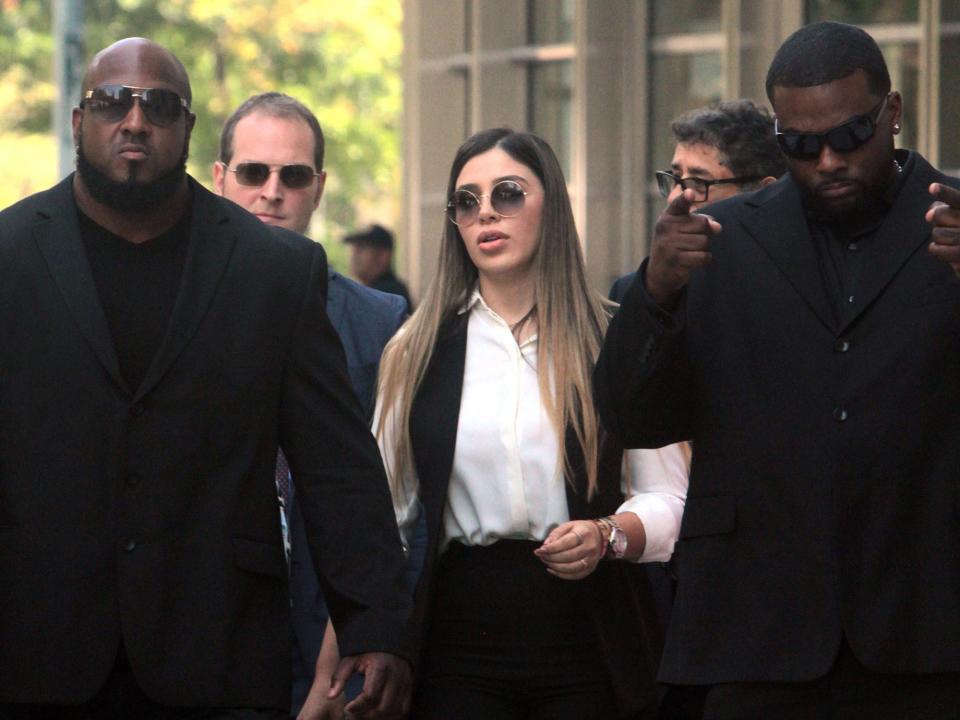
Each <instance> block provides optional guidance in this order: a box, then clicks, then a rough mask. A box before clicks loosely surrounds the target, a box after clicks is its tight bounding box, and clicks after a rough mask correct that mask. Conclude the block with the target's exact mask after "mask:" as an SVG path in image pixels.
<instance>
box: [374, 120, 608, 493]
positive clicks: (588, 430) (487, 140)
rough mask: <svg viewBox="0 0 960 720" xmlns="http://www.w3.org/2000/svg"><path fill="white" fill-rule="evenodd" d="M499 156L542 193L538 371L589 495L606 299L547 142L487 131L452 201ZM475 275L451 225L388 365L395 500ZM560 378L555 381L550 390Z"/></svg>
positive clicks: (379, 429) (467, 150) (385, 389)
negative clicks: (488, 158)
mask: <svg viewBox="0 0 960 720" xmlns="http://www.w3.org/2000/svg"><path fill="white" fill-rule="evenodd" d="M493 148H500V149H501V150H503V151H504V152H506V153H507V154H508V155H509V156H510V157H511V158H513V159H514V160H516V161H517V162H519V163H521V164H523V165H525V166H527V167H528V168H530V170H531V171H532V172H533V173H534V174H536V176H537V178H538V179H539V180H540V182H541V184H542V185H543V191H544V192H543V195H544V198H543V205H542V211H541V213H542V214H541V218H540V233H539V238H538V242H537V249H536V251H535V252H534V256H533V277H534V302H535V303H536V308H537V311H536V321H537V325H538V331H537V332H538V352H537V373H538V384H539V387H540V397H541V399H542V402H543V404H544V407H545V409H546V412H547V416H548V417H549V419H550V423H551V425H552V426H553V430H554V432H555V433H556V435H557V440H558V445H559V451H558V452H559V457H558V463H560V464H561V466H562V467H563V469H564V476H565V478H566V479H567V481H568V482H570V483H573V481H574V478H573V473H572V470H571V467H570V463H569V460H568V454H567V446H566V437H567V428H570V429H572V431H573V432H574V434H575V436H576V439H577V441H578V442H579V444H580V447H581V448H582V449H583V458H584V461H585V464H586V470H587V488H586V490H587V497H588V498H590V497H592V496H593V495H594V494H595V493H596V490H597V458H598V454H599V423H598V420H597V414H596V410H595V408H594V404H593V395H592V393H591V384H590V378H591V373H592V371H593V366H594V364H595V363H596V360H597V355H598V354H599V352H600V345H601V343H602V340H603V334H604V332H605V331H606V327H607V322H608V320H609V317H608V313H607V311H606V309H605V301H604V299H603V298H602V296H601V295H600V294H599V293H596V292H594V291H593V290H591V289H590V287H589V286H588V285H587V279H586V272H585V269H584V261H583V252H582V251H581V248H580V240H579V237H578V236H577V228H576V224H575V223H574V219H573V210H572V209H571V207H570V197H569V195H568V194H567V185H566V181H565V180H564V177H563V171H562V170H561V169H560V163H559V162H558V161H557V157H556V155H555V154H554V152H553V150H552V149H551V148H550V146H549V145H548V144H547V143H546V141H544V140H543V139H542V138H540V137H538V136H536V135H534V134H532V133H525V132H514V131H513V130H510V129H509V128H494V129H490V130H483V131H481V132H478V133H476V134H475V135H472V136H471V137H470V138H468V139H467V140H466V142H464V143H463V145H461V146H460V149H459V150H457V154H456V156H455V158H454V160H453V165H452V167H451V168H450V178H449V181H448V183H447V197H448V198H449V197H451V196H452V195H453V193H454V190H455V189H456V182H457V178H458V177H460V172H461V171H462V170H463V166H464V165H466V163H467V162H468V161H469V160H470V159H471V158H474V157H476V156H477V155H480V154H482V153H485V152H487V151H488V150H492V149H493ZM477 280H478V273H477V268H476V266H475V265H474V264H473V262H472V261H471V260H470V256H469V255H468V254H467V251H466V248H465V247H464V242H463V238H462V237H461V235H460V230H459V229H458V228H457V226H456V225H454V224H453V223H452V222H449V221H448V220H446V219H445V220H444V229H443V237H442V239H441V247H440V258H439V265H438V268H437V273H436V276H435V277H434V279H433V281H432V282H431V283H430V286H429V288H428V289H427V292H426V294H425V295H424V297H423V300H422V301H421V302H420V305H419V307H418V308H417V310H416V312H415V313H414V314H413V315H412V316H411V317H410V319H409V320H407V322H406V323H405V324H404V326H403V328H402V329H401V330H400V332H398V333H397V335H395V336H394V337H393V339H392V340H391V341H390V342H389V343H388V344H387V346H386V348H385V349H384V353H383V358H382V360H381V363H380V378H379V382H378V396H379V401H380V412H379V420H378V422H377V424H376V427H375V428H374V429H375V432H376V435H377V437H378V438H380V439H382V438H383V436H384V431H385V429H386V428H387V425H388V423H392V424H393V425H392V427H391V428H390V432H391V434H392V435H393V437H394V438H396V444H395V451H394V456H393V457H392V458H384V459H385V461H386V465H387V468H388V469H389V470H390V472H389V476H390V486H391V491H392V492H393V494H394V499H395V500H398V501H399V500H400V499H401V498H403V497H405V496H406V495H407V493H408V492H409V491H410V489H411V488H409V487H405V483H406V482H407V481H408V479H409V478H410V477H411V476H412V472H411V471H412V469H413V453H412V449H411V442H410V409H411V406H412V404H413V399H414V397H415V395H416V393H417V391H418V390H419V389H420V385H421V383H422V382H423V378H424V376H425V375H426V372H427V367H428V366H429V364H430V359H431V357H432V356H433V351H434V347H435V345H436V343H437V338H438V335H439V332H440V328H441V327H442V326H443V325H444V323H445V322H448V321H449V320H450V319H452V318H454V317H455V316H456V314H457V312H458V311H459V310H460V309H462V308H463V306H464V305H465V304H466V302H467V301H468V300H469V298H470V294H471V293H472V292H473V289H474V287H475V286H476V284H477ZM551 380H552V382H551Z"/></svg>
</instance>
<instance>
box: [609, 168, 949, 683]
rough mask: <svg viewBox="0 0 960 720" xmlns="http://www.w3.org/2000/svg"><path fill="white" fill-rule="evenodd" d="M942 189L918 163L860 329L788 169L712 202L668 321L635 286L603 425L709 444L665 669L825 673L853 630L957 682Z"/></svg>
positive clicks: (642, 436)
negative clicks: (842, 300) (934, 243)
mask: <svg viewBox="0 0 960 720" xmlns="http://www.w3.org/2000/svg"><path fill="white" fill-rule="evenodd" d="M931 182H941V183H946V184H948V185H953V186H956V185H957V184H958V181H957V180H955V179H953V178H948V177H945V176H944V175H942V174H941V173H939V172H937V171H936V170H934V169H933V168H932V167H931V166H930V165H929V164H928V163H927V162H926V161H925V160H924V159H923V158H921V157H920V156H917V155H915V156H914V157H913V164H912V169H911V170H910V174H909V175H908V176H907V177H905V178H904V182H903V185H902V187H901V190H900V193H899V195H898V196H897V198H896V201H895V204H894V206H893V207H892V209H891V210H890V212H889V214H888V215H887V218H886V220H885V221H884V223H883V225H882V226H881V228H880V229H879V231H878V232H877V234H876V236H875V237H874V238H873V239H872V240H871V242H872V243H873V247H872V248H867V249H866V250H865V251H866V252H870V253H872V255H871V256H870V264H869V265H868V266H867V267H865V269H864V272H863V276H862V277H861V279H860V281H859V288H858V292H857V293H856V294H855V296H854V303H853V304H852V308H851V313H850V319H849V320H848V321H846V322H839V321H838V320H837V319H835V313H834V310H833V308H832V307H831V306H830V304H829V302H828V299H827V294H826V291H825V289H824V285H823V281H822V278H821V272H820V269H819V266H818V259H817V253H816V250H815V248H814V245H813V243H812V241H811V239H810V236H809V232H808V229H807V223H806V220H805V217H804V215H803V210H802V208H801V203H800V197H799V193H798V190H797V187H796V185H795V184H794V182H793V180H792V179H791V178H790V176H789V175H788V176H785V177H784V178H782V179H781V180H780V181H778V182H776V183H774V184H772V185H770V186H768V187H767V188H764V189H762V190H760V191H758V192H756V193H752V194H747V195H742V196H738V197H736V198H732V199H730V200H726V201H723V202H720V203H717V204H715V205H711V206H710V214H711V215H713V216H714V217H715V218H716V219H717V220H718V221H719V222H720V223H721V224H722V226H723V231H722V232H721V233H720V234H718V235H717V236H715V237H714V238H713V239H712V241H711V248H710V249H711V252H712V253H713V262H712V263H711V264H710V265H709V266H708V267H706V268H703V269H701V270H698V271H696V272H695V273H693V275H692V276H691V278H690V283H689V285H688V287H687V290H686V293H685V300H683V301H682V304H681V307H680V308H679V309H678V311H677V312H676V314H675V316H674V317H673V319H672V320H670V321H667V322H661V321H659V320H657V319H656V318H654V317H653V316H652V315H651V311H650V310H649V309H648V308H649V307H650V306H649V305H647V304H646V303H645V293H644V292H643V288H642V285H641V284H640V283H639V282H638V283H635V284H634V285H633V286H632V287H631V288H630V290H629V291H628V292H627V295H626V297H625V298H624V301H623V305H622V306H621V309H620V312H619V313H618V314H617V316H616V318H615V319H614V321H613V323H612V324H611V327H610V330H609V332H608V334H607V338H606V342H605V346H604V349H603V352H602V354H601V357H600V360H599V362H598V365H597V369H596V374H595V379H596V386H597V394H598V402H599V405H600V409H601V416H602V417H603V419H604V421H605V422H606V423H607V424H608V427H610V428H611V430H613V431H614V432H615V433H617V434H618V435H619V436H620V437H621V439H623V440H624V441H625V443H626V444H627V445H628V446H643V447H658V446H662V445H665V444H667V443H671V442H675V441H678V440H683V439H692V440H693V466H692V470H691V477H690V489H689V494H688V497H687V503H686V509H685V511H684V516H683V522H682V525H681V530H680V541H679V543H678V545H677V549H676V555H675V558H676V560H677V572H678V578H679V585H678V592H677V596H676V602H675V604H674V608H673V616H672V619H671V624H670V628H669V631H668V634H667V644H666V649H665V652H664V659H663V664H662V667H661V675H662V679H664V680H666V681H670V682H680V683H695V684H709V683H719V682H737V681H767V682H798V681H804V680H810V679H813V678H815V677H818V676H820V675H822V674H824V673H825V672H826V671H827V670H828V669H829V668H830V666H831V665H832V663H833V661H834V658H835V657H836V652H837V649H838V646H839V643H840V639H841V634H845V635H846V638H847V640H848V641H849V643H850V646H851V648H852V649H853V651H854V654H855V655H856V656H857V657H858V658H859V660H860V661H861V662H863V663H864V664H865V665H866V666H867V667H869V668H871V669H873V670H877V671H883V672H900V673H933V672H957V671H960V482H958V479H960V443H958V442H957V439H958V438H960V281H958V280H957V278H956V277H954V275H953V273H952V272H951V270H950V268H949V267H948V266H947V265H946V264H945V263H943V262H940V261H938V260H937V259H935V258H934V257H932V256H931V255H930V253H929V252H927V244H928V243H929V241H930V226H929V225H928V224H927V223H926V221H925V220H924V213H925V212H926V210H927V208H928V207H929V205H930V203H931V198H930V195H929V194H928V192H927V188H928V186H929V184H930V183H931ZM638 277H640V278H642V277H643V272H640V273H638Z"/></svg>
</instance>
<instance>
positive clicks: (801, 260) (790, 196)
mask: <svg viewBox="0 0 960 720" xmlns="http://www.w3.org/2000/svg"><path fill="white" fill-rule="evenodd" d="M737 216H738V219H739V220H740V222H741V224H742V225H743V227H744V228H745V229H746V231H747V233H748V234H749V235H750V236H751V237H752V238H753V239H754V240H755V241H756V242H757V244H758V245H760V247H761V248H763V250H764V251H765V252H766V253H767V255H769V256H770V259H771V260H772V261H773V262H774V264H775V265H776V266H777V267H778V268H779V269H780V271H781V272H782V273H783V274H784V275H785V276H786V278H787V281H788V282H789V283H790V285H791V286H792V287H793V289H794V290H795V291H796V292H797V294H798V295H800V297H801V298H803V301H804V302H805V303H806V304H807V305H808V306H809V308H810V309H811V310H812V311H813V313H814V314H815V315H816V316H817V317H818V318H819V319H820V322H822V323H823V324H824V325H825V326H827V327H828V328H830V329H831V330H834V328H835V327H836V324H837V323H836V319H835V318H834V314H833V311H832V310H831V308H830V304H829V302H828V301H827V295H826V291H825V290H824V287H823V278H822V277H821V274H820V264H819V261H818V259H817V252H816V250H815V248H814V247H813V242H812V241H811V239H810V232H809V230H808V229H807V219H806V217H805V216H804V214H803V207H802V205H801V204H800V193H799V191H798V190H797V187H796V185H795V184H794V182H793V180H792V179H791V178H790V175H789V174H787V175H785V176H784V177H783V178H781V179H780V180H778V181H777V182H776V183H774V184H773V185H770V186H769V187H768V188H766V189H764V190H761V191H760V192H758V193H755V194H754V195H751V196H750V197H748V198H747V199H746V200H745V201H744V203H743V204H742V205H740V206H739V207H738V208H737Z"/></svg>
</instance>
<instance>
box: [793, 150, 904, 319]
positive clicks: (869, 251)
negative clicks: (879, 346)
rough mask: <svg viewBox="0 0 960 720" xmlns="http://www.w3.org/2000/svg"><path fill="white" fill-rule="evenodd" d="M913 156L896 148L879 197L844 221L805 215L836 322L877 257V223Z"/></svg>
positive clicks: (847, 309)
mask: <svg viewBox="0 0 960 720" xmlns="http://www.w3.org/2000/svg"><path fill="white" fill-rule="evenodd" d="M913 158H914V156H913V155H912V154H909V155H908V154H907V153H906V152H904V151H901V150H898V151H897V167H898V168H899V172H897V173H896V175H895V176H894V177H893V179H892V180H891V183H890V186H889V187H888V188H887V190H886V192H885V193H884V194H883V196H882V197H881V198H879V199H878V201H877V202H876V203H875V204H874V205H873V206H872V207H870V208H868V209H865V210H864V212H862V213H861V214H860V215H858V216H857V217H855V218H854V219H853V220H852V221H851V222H849V223H847V224H846V225H837V224H830V223H827V222H824V221H823V220H820V219H819V218H817V217H816V216H814V215H812V214H809V213H808V215H807V225H808V227H809V228H810V237H811V239H812V240H813V243H814V247H815V248H816V250H817V255H818V258H819V262H820V274H821V277H822V278H823V285H824V288H825V289H826V292H827V297H828V298H829V300H830V304H831V306H832V308H833V310H834V315H835V316H836V320H837V322H838V323H840V324H842V323H844V322H846V321H847V319H848V318H849V315H850V308H851V307H852V303H853V302H854V300H856V297H857V292H858V291H859V290H860V289H861V287H860V279H861V277H862V275H863V271H864V268H866V267H867V266H868V265H870V264H874V263H876V261H877V258H876V257H875V253H876V243H875V242H874V240H875V239H876V236H877V234H878V232H879V231H880V226H881V225H883V222H884V220H886V218H887V214H888V213H889V212H890V209H891V208H892V207H893V204H894V202H896V199H897V196H898V195H899V194H900V188H902V187H903V183H904V182H905V181H906V179H907V177H908V176H909V175H910V172H911V171H912V170H913V166H914V164H915V163H914V162H913Z"/></svg>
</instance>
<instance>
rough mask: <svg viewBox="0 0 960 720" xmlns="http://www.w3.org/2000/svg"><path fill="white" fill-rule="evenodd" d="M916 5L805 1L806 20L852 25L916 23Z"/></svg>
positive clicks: (907, 0)
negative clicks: (832, 21) (833, 21)
mask: <svg viewBox="0 0 960 720" xmlns="http://www.w3.org/2000/svg"><path fill="white" fill-rule="evenodd" d="M946 4H948V5H949V3H946ZM918 5H919V2H918V0H807V19H808V20H809V21H810V22H816V21H818V20H837V21H840V22H848V23H852V24H854V25H869V24H871V23H900V22H917V20H918V18H919V8H918Z"/></svg>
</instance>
